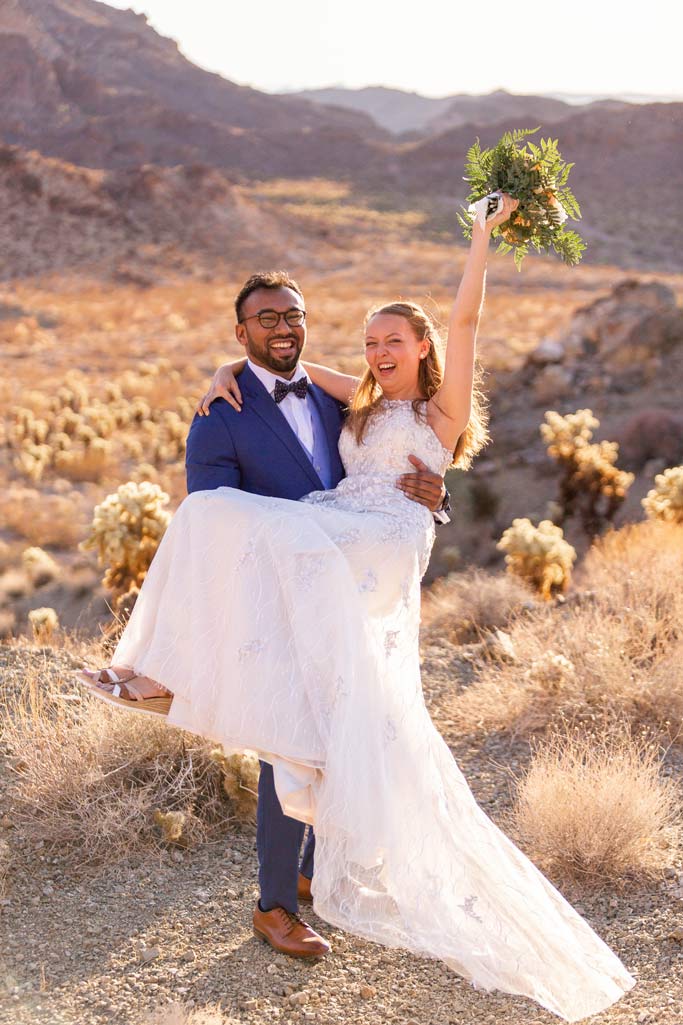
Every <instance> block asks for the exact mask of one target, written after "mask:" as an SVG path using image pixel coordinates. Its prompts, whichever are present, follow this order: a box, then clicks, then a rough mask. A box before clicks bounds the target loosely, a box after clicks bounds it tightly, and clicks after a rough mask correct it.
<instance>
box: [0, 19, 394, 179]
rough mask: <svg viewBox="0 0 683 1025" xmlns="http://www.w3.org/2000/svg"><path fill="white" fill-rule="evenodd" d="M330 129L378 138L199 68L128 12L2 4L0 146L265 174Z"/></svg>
mask: <svg viewBox="0 0 683 1025" xmlns="http://www.w3.org/2000/svg"><path fill="white" fill-rule="evenodd" d="M330 132H332V133H334V132H337V133H339V134H340V135H342V136H343V135H345V134H346V133H349V132H351V133H353V134H354V135H355V134H357V135H359V136H360V137H363V138H379V137H381V136H382V134H383V132H382V130H381V129H379V128H377V126H376V125H375V123H374V122H373V121H372V120H371V119H370V118H369V117H368V116H367V115H365V114H362V113H358V112H354V111H348V110H342V109H334V110H327V109H323V108H321V107H320V106H319V105H316V104H313V103H310V102H308V101H307V100H300V99H296V98H291V97H284V96H283V97H279V96H275V97H273V96H269V95H266V94H264V93H261V92H259V91H258V90H255V89H250V88H247V87H244V86H238V85H235V84H234V83H232V82H229V81H227V80H226V79H224V78H222V77H221V76H220V75H215V74H211V73H209V72H207V71H203V70H201V69H200V68H198V67H196V66H195V65H193V64H191V63H190V62H189V61H188V60H187V59H186V58H185V57H184V56H183V55H182V54H181V53H180V51H179V50H178V46H177V44H176V43H175V42H174V41H173V40H171V39H166V38H164V37H162V36H160V35H159V34H158V33H156V32H155V31H154V30H153V29H152V28H151V27H150V26H149V25H148V24H147V22H146V20H145V18H144V16H143V15H136V14H134V13H133V12H132V11H129V10H128V11H121V10H117V9H114V8H111V7H107V6H106V5H105V4H103V3H96V2H94V0H3V3H2V4H1V5H0V133H1V136H2V139H3V141H4V142H7V143H17V144H20V145H22V146H26V147H29V148H35V149H39V150H40V151H41V152H43V153H45V154H46V155H49V156H56V157H61V158H62V159H64V160H68V161H70V162H71V163H75V164H80V165H82V166H88V167H126V166H132V165H136V164H141V163H149V162H154V163H161V164H177V163H183V162H190V161H192V160H195V159H197V158H198V156H199V155H200V154H201V158H202V159H203V160H204V161H205V162H207V163H213V164H217V165H221V166H239V165H245V166H247V167H248V166H250V165H251V164H252V163H254V162H256V163H259V164H262V165H265V166H266V167H267V165H268V162H269V150H271V149H274V150H276V151H277V150H279V149H280V148H281V147H283V148H284V149H285V150H286V149H287V146H288V145H289V146H292V145H294V144H295V142H296V140H297V139H300V138H301V137H302V136H309V135H312V136H313V137H317V135H318V134H320V133H322V135H323V137H324V138H326V137H327V136H328V135H329V133H330ZM259 141H260V142H261V143H262V144H263V145H261V146H259ZM321 146H324V139H323V141H321Z"/></svg>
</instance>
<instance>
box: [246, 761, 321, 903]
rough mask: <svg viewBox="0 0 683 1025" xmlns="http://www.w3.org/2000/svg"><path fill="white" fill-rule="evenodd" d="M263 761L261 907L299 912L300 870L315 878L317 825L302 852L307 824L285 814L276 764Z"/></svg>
mask: <svg viewBox="0 0 683 1025" xmlns="http://www.w3.org/2000/svg"><path fill="white" fill-rule="evenodd" d="M260 765H261V772H260V775H259V781H258V804H257V807H256V850H257V852H258V881H259V888H260V890H261V897H260V903H261V908H262V909H263V910H264V911H270V910H271V909H272V908H274V907H282V908H286V910H287V911H291V912H296V911H298V900H297V896H296V888H297V880H298V875H299V872H301V874H302V875H305V876H306V878H307V879H312V878H313V854H314V851H315V836H314V834H313V827H312V826H309V831H308V837H307V839H306V843H305V846H304V851H303V855H301V843H302V841H303V838H304V831H305V829H306V826H305V824H304V823H303V822H299V820H298V819H293V818H291V817H290V816H289V815H285V814H284V812H283V811H282V806H281V804H280V800H279V798H278V796H277V793H276V791H275V782H274V780H273V766H272V765H271V764H270V763H269V762H260ZM300 857H301V862H299V858H300Z"/></svg>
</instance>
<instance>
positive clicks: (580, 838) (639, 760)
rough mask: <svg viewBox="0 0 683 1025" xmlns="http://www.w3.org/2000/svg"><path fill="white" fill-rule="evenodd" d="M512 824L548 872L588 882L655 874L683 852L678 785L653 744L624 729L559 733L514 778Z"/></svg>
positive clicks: (657, 877)
mask: <svg viewBox="0 0 683 1025" xmlns="http://www.w3.org/2000/svg"><path fill="white" fill-rule="evenodd" d="M516 791H517V792H516V799H515V804H514V807H513V811H512V816H511V821H512V824H513V828H514V829H515V831H516V832H517V834H518V835H519V836H520V838H521V841H522V842H523V844H524V847H525V849H526V850H527V852H528V853H529V855H530V857H531V858H532V859H533V860H534V861H535V862H536V864H538V865H539V867H541V868H542V869H543V870H544V871H547V872H549V873H551V874H552V875H553V876H556V877H557V876H561V877H564V878H570V879H571V878H574V879H580V880H582V881H587V882H591V883H598V882H603V881H604V882H607V881H609V882H618V881H624V880H626V879H631V880H633V879H639V878H640V879H659V878H662V877H663V875H664V872H665V870H666V869H667V868H668V867H670V866H671V864H672V861H673V860H674V859H675V857H676V855H677V854H678V852H679V851H680V847H681V840H682V837H683V832H682V826H683V817H682V816H681V811H680V795H679V794H678V790H677V787H676V784H675V783H674V782H673V781H672V780H670V779H666V778H665V777H663V776H662V775H661V773H660V759H659V754H658V750H657V747H656V746H655V745H654V744H652V743H651V742H648V741H647V740H644V739H639V740H634V739H633V737H632V736H631V735H630V734H629V732H628V730H626V731H625V732H621V733H616V732H615V733H612V734H607V735H603V736H601V737H597V736H594V735H591V734H588V735H586V734H579V733H574V734H571V733H569V732H566V733H562V734H556V735H555V736H553V737H551V738H550V740H548V741H546V742H545V743H544V744H543V745H542V746H540V747H538V748H537V750H536V751H535V752H534V756H533V759H532V761H531V763H530V765H529V767H528V769H527V771H526V774H525V776H524V777H523V778H522V779H521V780H518V781H517V786H516Z"/></svg>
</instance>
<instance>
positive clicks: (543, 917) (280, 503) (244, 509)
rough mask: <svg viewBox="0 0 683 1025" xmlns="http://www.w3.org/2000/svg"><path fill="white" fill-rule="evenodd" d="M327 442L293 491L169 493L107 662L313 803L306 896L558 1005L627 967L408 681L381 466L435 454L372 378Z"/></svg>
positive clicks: (392, 494) (569, 1012)
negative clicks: (294, 494)
mask: <svg viewBox="0 0 683 1025" xmlns="http://www.w3.org/2000/svg"><path fill="white" fill-rule="evenodd" d="M340 452H341V455H342V459H343V462H344V466H345V469H346V472H347V474H348V476H347V477H346V478H345V479H344V480H342V481H341V483H340V484H339V485H338V487H337V488H336V489H335V490H333V491H323V492H314V493H313V494H311V495H308V496H307V497H306V498H304V499H303V500H302V501H299V502H293V501H288V500H285V499H278V498H267V497H263V496H259V495H252V494H248V493H246V492H242V491H238V490H236V489H233V488H225V487H221V488H218V489H216V490H214V491H199V492H196V493H194V494H191V495H190V496H188V498H186V499H185V500H184V501H183V502H182V503H181V505H180V507H179V509H178V511H177V512H176V514H175V516H174V517H173V520H172V521H171V523H170V525H169V527H168V530H167V531H166V534H165V535H164V537H163V539H162V542H161V544H160V546H159V549H158V552H157V554H156V556H155V558H154V560H153V562H152V565H151V567H150V570H149V573H148V575H147V578H146V580H145V583H144V586H143V588H142V590H141V593H140V596H139V598H138V601H137V604H136V606H135V609H134V610H133V614H132V616H131V619H130V622H129V624H128V626H127V628H126V630H125V632H124V634H123V636H122V638H121V641H120V643H119V645H118V648H117V650H116V653H115V657H114V660H113V661H114V664H118V665H125V666H129V667H131V668H134V669H135V670H136V671H138V672H140V673H142V674H144V675H147V676H150V677H152V678H153V679H155V680H157V681H159V682H161V683H163V684H164V685H165V686H166V687H168V688H169V690H171V691H172V692H173V694H174V699H173V704H172V706H171V712H170V715H169V722H170V723H172V724H175V725H176V726H180V727H182V728H184V729H187V730H191V731H193V732H196V733H200V734H202V735H204V736H207V737H210V738H212V739H215V740H216V741H219V742H220V743H222V744H223V745H224V747H225V749H226V750H228V751H229V750H244V749H251V750H254V751H256V752H258V754H259V756H260V757H261V758H263V759H265V760H267V761H269V762H271V763H272V764H273V768H274V777H275V785H276V790H277V793H278V796H279V799H280V802H281V804H282V806H283V810H284V811H285V812H286V813H287V814H289V815H292V816H293V817H295V818H298V819H300V820H302V821H304V822H311V823H313V824H314V825H315V833H316V847H315V872H314V876H313V882H312V893H313V908H314V910H315V911H316V912H317V913H318V915H320V917H321V918H323V919H324V920H326V921H327V922H329V923H331V924H332V925H335V926H339V927H340V928H342V929H347V930H349V931H350V932H352V933H356V934H358V935H360V936H363V937H366V938H368V939H370V940H375V941H376V942H378V943H383V944H386V945H387V946H396V947H403V948H407V949H408V950H411V951H414V952H415V953H416V954H420V955H424V956H427V957H434V958H440V959H441V960H442V961H444V962H445V963H446V964H447V965H448V966H449V967H451V968H452V969H454V970H455V971H456V972H458V973H459V974H460V975H462V976H464V977H465V978H466V979H468V980H469V981H471V982H472V984H473V985H474V986H475V988H481V989H486V990H493V989H498V990H502V991H505V992H507V993H514V994H522V995H524V996H527V997H530V998H532V999H533V1000H535V1001H537V1002H538V1003H539V1004H541V1005H542V1006H543V1007H545V1008H547V1009H549V1010H550V1011H553V1012H554V1013H555V1014H557V1015H559V1016H560V1017H562V1018H564V1019H565V1020H566V1021H579V1020H580V1019H582V1018H584V1017H586V1016H588V1015H591V1014H595V1013H596V1012H598V1011H601V1010H602V1009H604V1008H606V1007H608V1006H609V1005H610V1004H612V1003H613V1002H614V1001H615V1000H618V999H619V997H621V996H622V995H623V994H624V993H625V992H626V991H627V990H629V989H630V988H631V987H632V986H633V985H634V983H635V979H634V978H633V976H632V975H630V974H629V972H628V971H627V970H626V969H625V967H624V966H623V964H622V963H621V961H620V960H619V958H618V957H617V956H616V955H615V954H614V953H613V952H612V951H611V950H610V948H609V947H608V946H607V945H606V944H605V943H604V942H603V941H602V940H601V939H600V938H599V937H598V936H597V934H596V933H595V932H594V931H593V930H592V929H591V928H590V926H589V925H588V924H587V922H585V921H584V919H583V918H581V916H580V915H579V914H578V913H577V912H576V911H574V909H573V908H572V907H571V905H570V904H569V903H568V902H567V901H566V900H565V899H564V898H563V897H562V895H561V894H560V893H559V891H558V890H557V889H555V887H553V886H552V885H551V883H550V882H548V880H547V879H546V878H545V877H544V876H543V875H542V873H541V872H540V871H539V870H538V869H537V868H536V867H535V866H534V864H533V863H532V862H531V861H530V860H529V859H528V858H527V857H526V856H525V855H524V854H523V853H522V852H521V851H520V850H519V849H518V848H517V847H516V846H515V845H514V844H513V843H512V842H511V841H510V840H509V839H508V838H507V837H506V836H505V834H504V833H503V832H502V831H501V830H500V829H499V828H498V827H497V826H496V825H495V824H494V823H493V822H492V821H491V819H489V818H488V817H487V815H486V814H485V813H484V812H483V811H482V810H481V808H479V806H478V805H477V803H476V801H475V800H474V797H473V795H472V793H471V791H470V789H469V787H468V785H467V783H466V781H465V779H464V777H463V775H462V774H461V772H460V770H459V769H458V766H457V764H456V762H455V760H454V758H453V756H452V755H451V753H450V751H449V749H448V747H447V746H446V743H445V742H444V740H443V739H442V737H441V735H440V734H439V733H438V731H437V729H436V728H435V726H434V725H433V723H432V721H431V719H430V716H429V713H428V712H427V709H426V707H425V703H424V699H423V695H422V688H421V683H420V667H419V654H418V627H419V618H420V613H419V607H420V579H421V577H422V575H423V574H424V571H425V569H426V566H427V561H428V558H429V554H430V551H431V547H432V543H433V538H434V526H433V519H432V516H431V514H430V512H429V511H428V510H427V509H426V508H425V507H423V506H421V505H418V504H417V503H415V502H413V501H411V500H409V499H408V498H406V496H405V495H403V493H402V492H401V491H399V490H398V489H397V487H396V484H395V482H396V478H397V476H398V475H399V474H400V473H403V472H406V471H410V470H411V469H412V467H411V465H410V463H409V462H408V460H407V457H408V454H409V453H415V454H417V455H418V456H420V458H421V459H423V460H424V462H425V463H427V465H428V466H430V467H431V468H432V469H433V470H436V471H439V472H443V471H444V470H445V469H446V467H447V466H448V464H449V463H450V461H451V453H450V452H449V451H448V450H446V449H444V447H443V446H442V445H441V443H440V442H439V440H438V438H437V437H436V435H435V434H434V432H433V431H432V429H431V428H430V427H429V425H428V424H427V423H426V422H425V421H424V420H418V419H417V418H416V416H415V414H414V413H413V409H412V405H411V403H410V402H409V401H388V400H383V403H382V408H381V410H380V411H379V413H378V414H377V415H376V416H375V417H374V418H372V419H371V420H370V423H369V425H368V430H367V432H366V437H365V439H364V442H363V443H362V444H361V445H360V446H359V445H357V444H356V442H355V439H354V437H353V435H352V434H351V432H350V431H349V430H348V429H345V430H344V431H343V432H342V436H341V440H340Z"/></svg>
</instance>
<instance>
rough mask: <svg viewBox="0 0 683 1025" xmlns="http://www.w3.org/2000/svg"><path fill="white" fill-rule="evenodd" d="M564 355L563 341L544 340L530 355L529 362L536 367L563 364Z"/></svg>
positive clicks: (554, 339)
mask: <svg viewBox="0 0 683 1025" xmlns="http://www.w3.org/2000/svg"><path fill="white" fill-rule="evenodd" d="M564 355H565V351H564V344H563V343H562V342H561V341H559V340H558V339H556V338H544V339H543V340H542V341H541V342H539V344H538V345H537V346H536V348H535V349H534V350H533V351H532V352H530V353H529V355H528V357H527V362H528V363H532V364H534V365H535V366H545V365H546V364H547V363H561V362H562V360H563V359H564Z"/></svg>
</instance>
